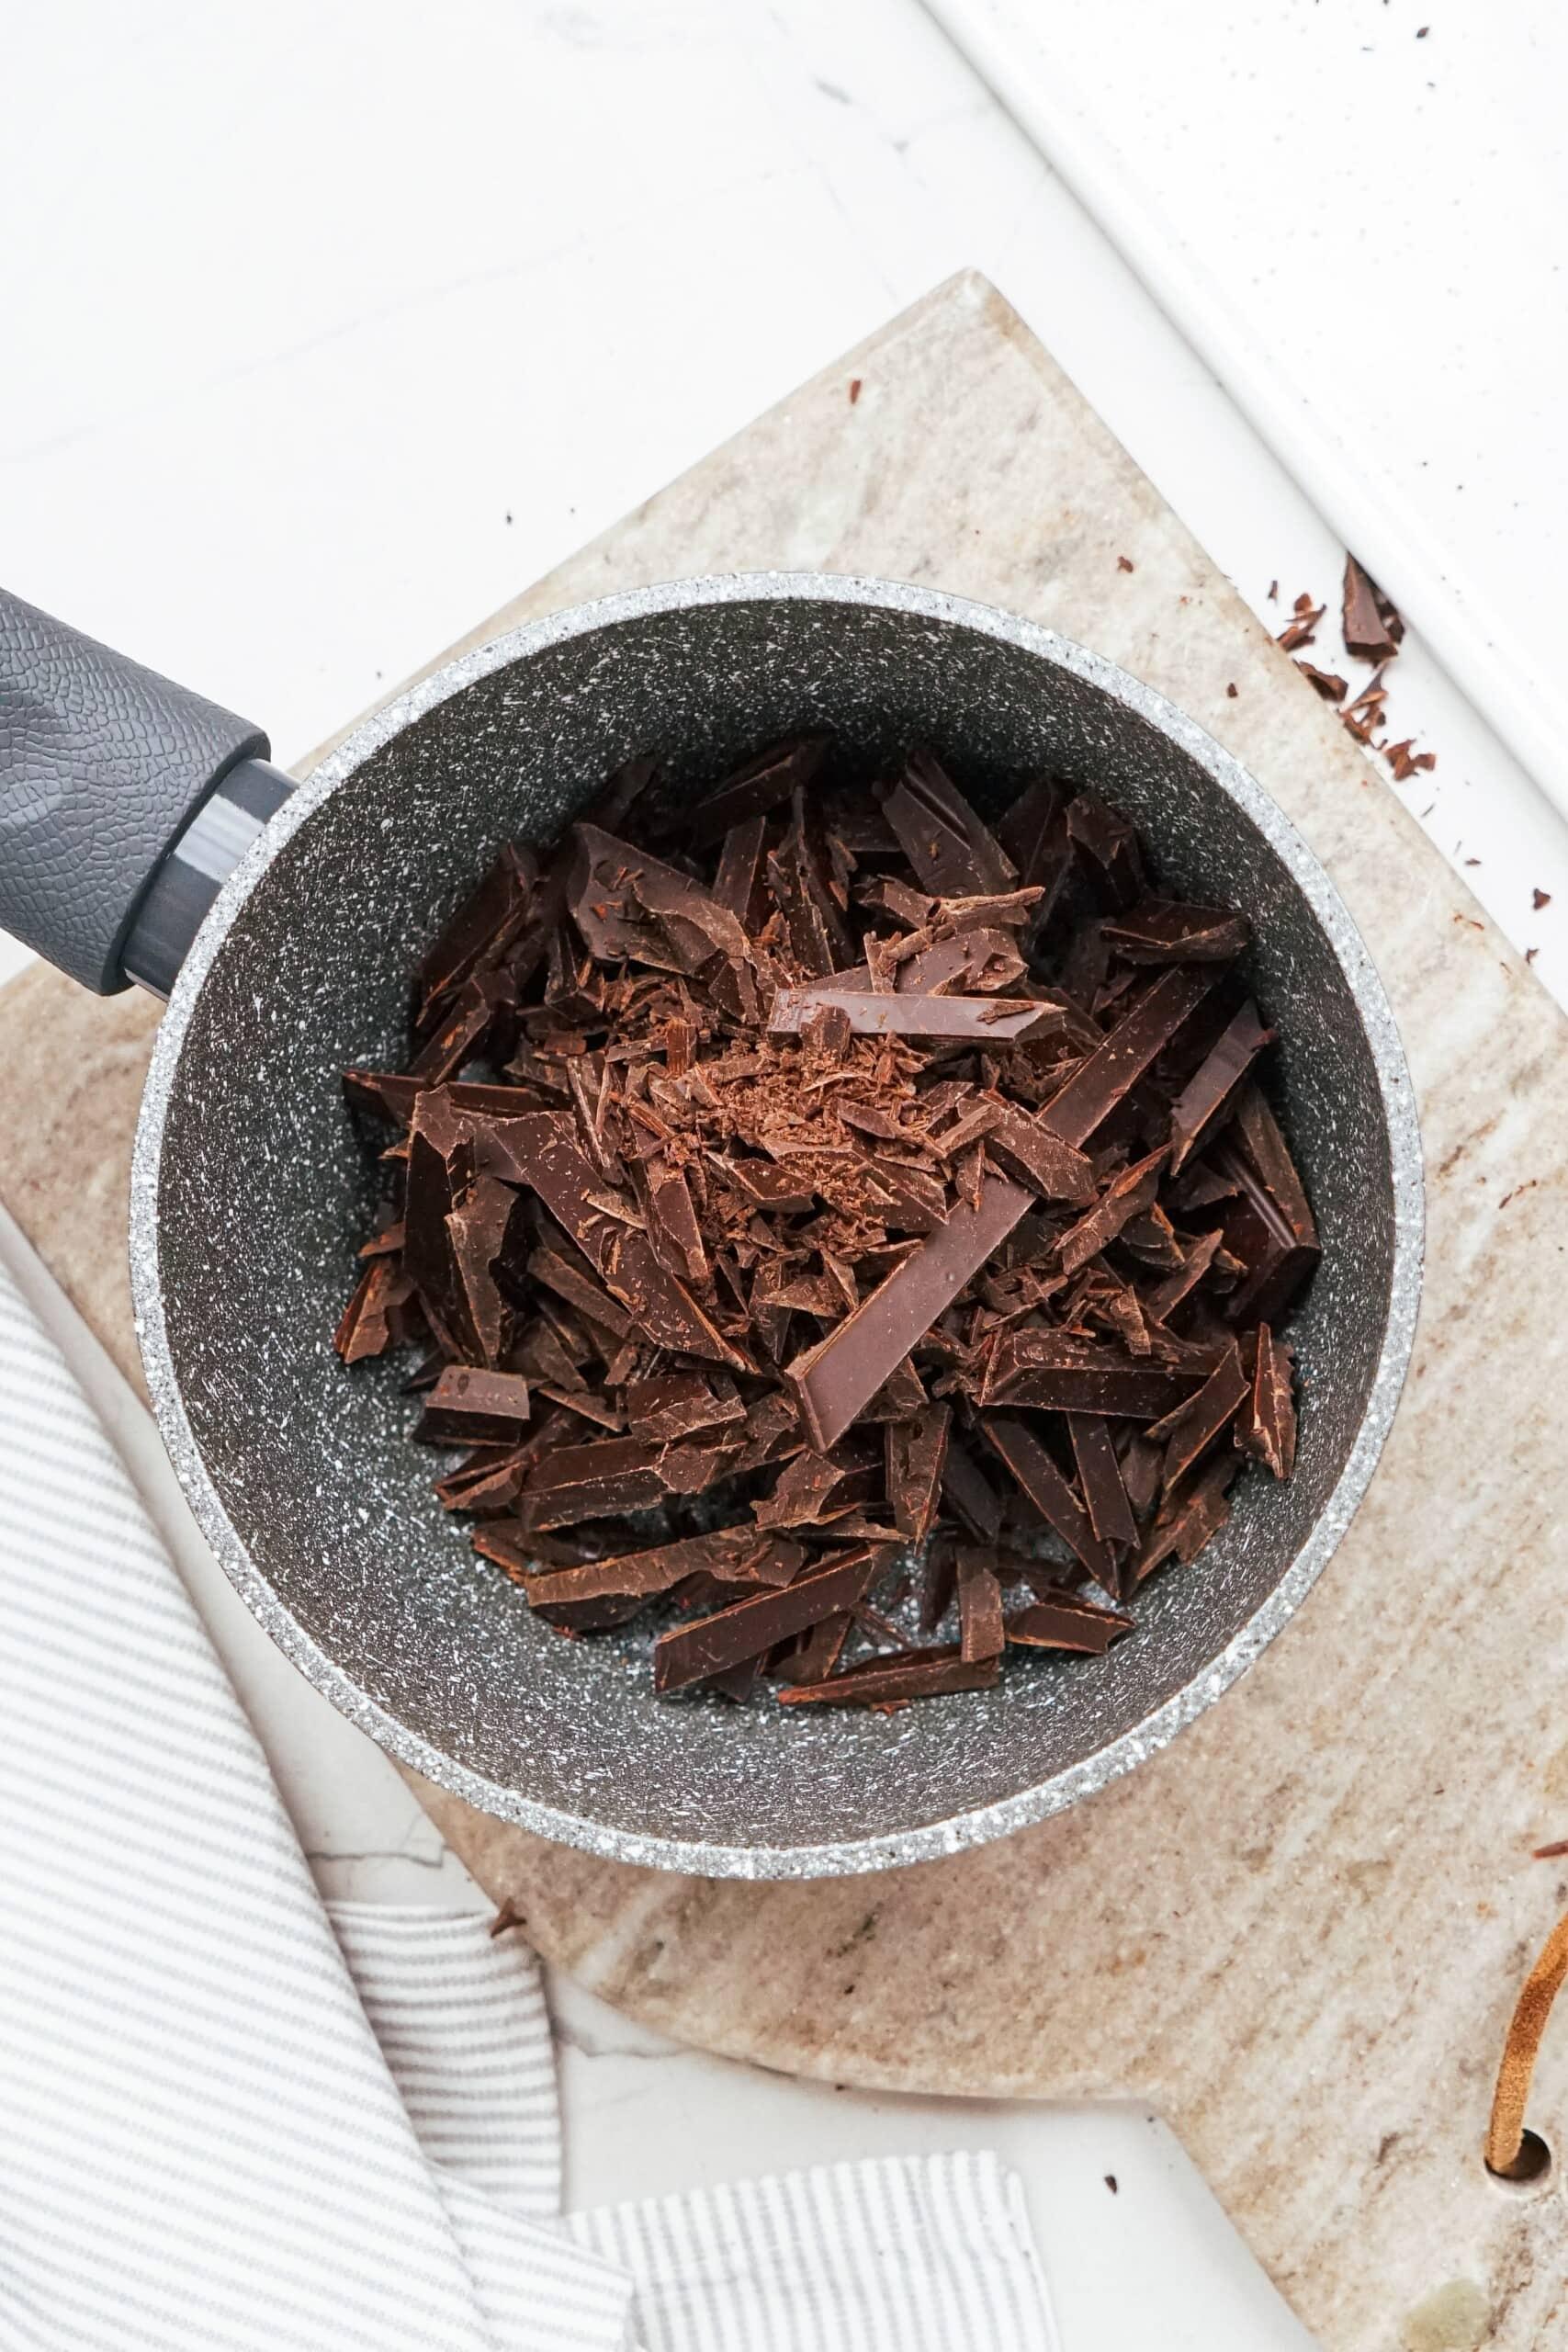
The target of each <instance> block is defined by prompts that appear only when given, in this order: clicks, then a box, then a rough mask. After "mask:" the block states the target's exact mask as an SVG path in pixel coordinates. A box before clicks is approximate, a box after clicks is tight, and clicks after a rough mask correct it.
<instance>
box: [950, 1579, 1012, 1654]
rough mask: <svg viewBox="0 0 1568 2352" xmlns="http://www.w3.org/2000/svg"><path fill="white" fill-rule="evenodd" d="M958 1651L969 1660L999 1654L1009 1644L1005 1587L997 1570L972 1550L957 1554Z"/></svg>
mask: <svg viewBox="0 0 1568 2352" xmlns="http://www.w3.org/2000/svg"><path fill="white" fill-rule="evenodd" d="M958 1619H959V1625H960V1629H961V1630H960V1635H959V1654H960V1656H961V1657H964V1659H965V1660H967V1661H968V1662H969V1663H971V1664H972V1663H973V1662H974V1660H975V1659H976V1658H982V1657H1000V1656H1001V1654H1002V1652H1003V1650H1004V1649H1006V1647H1007V1633H1006V1629H1005V1628H1004V1626H1003V1624H1002V1589H1001V1586H1000V1585H999V1584H998V1582H997V1577H996V1571H995V1569H994V1568H992V1567H991V1566H989V1564H988V1563H987V1562H986V1561H984V1560H980V1559H977V1558H976V1556H975V1555H974V1554H973V1553H972V1552H961V1553H960V1554H959V1555H958Z"/></svg>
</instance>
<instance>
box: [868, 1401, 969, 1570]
mask: <svg viewBox="0 0 1568 2352" xmlns="http://www.w3.org/2000/svg"><path fill="white" fill-rule="evenodd" d="M952 1419H953V1415H952V1412H951V1410H950V1408H948V1407H947V1406H946V1405H929V1406H927V1408H925V1410H924V1411H923V1412H922V1413H920V1414H919V1415H918V1416H917V1418H916V1419H914V1420H910V1421H889V1422H888V1424H887V1427H886V1433H885V1436H884V1441H883V1442H884V1447H885V1452H886V1490H887V1500H888V1503H889V1505H890V1506H891V1509H892V1512H893V1524H894V1526H895V1527H896V1528H897V1531H898V1532H899V1534H900V1535H902V1536H903V1537H904V1539H905V1541H906V1543H908V1544H914V1545H916V1546H918V1545H919V1544H923V1543H924V1542H925V1541H926V1539H927V1537H928V1536H929V1535H930V1533H931V1527H932V1525H933V1523H934V1521H935V1519H936V1510H937V1501H938V1498H939V1496H940V1494H941V1492H942V1471H943V1468H944V1466H945V1464H946V1461H947V1440H948V1427H949V1424H950V1422H951V1421H952Z"/></svg>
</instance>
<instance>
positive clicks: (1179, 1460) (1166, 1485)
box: [1147, 1340, 1247, 1494]
mask: <svg viewBox="0 0 1568 2352" xmlns="http://www.w3.org/2000/svg"><path fill="white" fill-rule="evenodd" d="M1246 1401H1247V1380H1246V1378H1245V1376H1244V1374H1243V1373H1242V1369H1241V1353H1240V1351H1239V1350H1238V1349H1237V1347H1236V1346H1235V1342H1234V1340H1233V1342H1232V1344H1231V1345H1230V1346H1229V1347H1228V1348H1227V1349H1226V1351H1225V1352H1224V1356H1223V1357H1222V1358H1221V1359H1220V1362H1219V1363H1218V1364H1217V1365H1216V1366H1215V1368H1214V1370H1213V1372H1212V1373H1211V1374H1210V1375H1209V1377H1208V1379H1207V1380H1206V1381H1205V1382H1204V1383H1203V1385H1202V1387H1201V1388H1200V1389H1199V1391H1198V1392H1197V1394H1196V1396H1193V1397H1188V1399H1187V1401H1186V1403H1185V1404H1182V1405H1179V1406H1178V1407H1177V1408H1176V1410H1175V1411H1174V1412H1173V1413H1168V1414H1167V1415H1166V1417H1165V1419H1163V1420H1160V1421H1156V1422H1155V1424H1154V1426H1153V1427H1152V1428H1151V1429H1150V1430H1148V1432H1147V1434H1148V1436H1149V1437H1150V1438H1151V1439H1152V1440H1153V1441H1154V1442H1155V1443H1156V1444H1158V1443H1159V1442H1160V1441H1161V1439H1164V1440H1165V1442H1166V1455H1165V1471H1164V1475H1163V1476H1162V1478H1161V1481H1160V1484H1161V1489H1162V1491H1163V1492H1164V1493H1166V1494H1169V1492H1170V1490H1171V1488H1172V1487H1174V1486H1175V1485H1176V1484H1177V1482H1178V1480H1179V1479H1181V1478H1184V1477H1185V1476H1186V1475H1187V1473H1188V1471H1189V1470H1190V1469H1191V1467H1192V1465H1193V1464H1194V1463H1195V1462H1196V1461H1197V1459H1198V1457H1199V1455H1200V1454H1201V1453H1206V1452H1207V1451H1208V1448H1209V1447H1210V1446H1211V1445H1212V1444H1213V1442H1214V1440H1215V1438H1217V1437H1218V1436H1219V1435H1220V1433H1221V1431H1222V1430H1225V1429H1227V1428H1228V1427H1229V1425H1230V1423H1231V1422H1232V1421H1233V1420H1234V1419H1235V1417H1236V1415H1237V1413H1239V1412H1240V1410H1241V1408H1242V1406H1243V1405H1244V1404H1245V1403H1246Z"/></svg>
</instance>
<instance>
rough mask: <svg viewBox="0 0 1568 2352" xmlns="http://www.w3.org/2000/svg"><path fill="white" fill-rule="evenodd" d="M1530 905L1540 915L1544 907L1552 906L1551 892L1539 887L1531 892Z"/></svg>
mask: <svg viewBox="0 0 1568 2352" xmlns="http://www.w3.org/2000/svg"><path fill="white" fill-rule="evenodd" d="M1530 904H1531V906H1532V907H1533V908H1534V909H1535V910H1536V913H1537V914H1540V910H1541V909H1542V907H1549V906H1550V905H1551V891H1550V890H1543V889H1541V888H1540V887H1539V885H1538V886H1537V888H1535V889H1533V890H1532V891H1531V892H1530Z"/></svg>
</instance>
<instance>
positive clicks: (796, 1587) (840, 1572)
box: [653, 1544, 893, 1691]
mask: <svg viewBox="0 0 1568 2352" xmlns="http://www.w3.org/2000/svg"><path fill="white" fill-rule="evenodd" d="M892 1556H893V1555H892V1551H891V1549H890V1548H879V1547H877V1546H875V1545H873V1544H867V1545H865V1546H863V1548H861V1549H858V1550H856V1551H852V1552H846V1553H844V1554H843V1555H841V1556H840V1558H838V1559H835V1560H831V1561H829V1564H828V1566H826V1567H819V1568H816V1569H813V1571H812V1572H811V1574H810V1575H809V1576H804V1577H796V1578H795V1582H794V1583H793V1584H790V1585H786V1586H785V1588H784V1590H783V1591H782V1592H762V1593H759V1594H757V1596H756V1597H755V1599H753V1600H738V1601H735V1602H732V1603H731V1605H730V1606H729V1607H728V1609H720V1610H718V1611H716V1612H715V1613H714V1614H713V1615H712V1616H711V1617H699V1618H698V1619H697V1620H696V1622H695V1623H694V1624H690V1625H681V1626H677V1627H676V1629H675V1630H674V1631H673V1632H672V1633H669V1634H660V1637H659V1639H658V1641H657V1642H656V1643H655V1644H654V1645H653V1687H654V1689H655V1690H656V1691H680V1690H683V1689H684V1688H685V1686H686V1685H687V1684H688V1683H691V1682H700V1681H702V1680H704V1679H705V1677H706V1676H708V1675H710V1674H718V1673H721V1672H722V1671H723V1670H724V1668H726V1667H730V1666H739V1664H740V1663H741V1661H742V1660H743V1659H745V1658H749V1657H760V1656H761V1653H762V1652H763V1651H764V1650H770V1649H772V1648H773V1645H774V1643H775V1642H782V1641H784V1640H786V1639H787V1638H788V1636H789V1635H790V1634H804V1633H805V1632H806V1631H807V1628H808V1627H810V1626H812V1625H816V1624H818V1623H820V1622H821V1620H822V1619H823V1618H824V1617H830V1616H836V1615H838V1614H839V1613H840V1611H843V1610H846V1609H852V1608H853V1607H854V1605H855V1603H856V1602H857V1601H858V1600H863V1598H864V1596H865V1594H866V1592H867V1591H868V1590H869V1589H870V1588H871V1586H872V1585H873V1584H874V1582H875V1580H876V1578H877V1577H878V1576H879V1575H880V1574H881V1572H882V1570H883V1569H884V1568H885V1567H886V1566H888V1564H889V1562H890V1560H891V1558H892Z"/></svg>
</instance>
